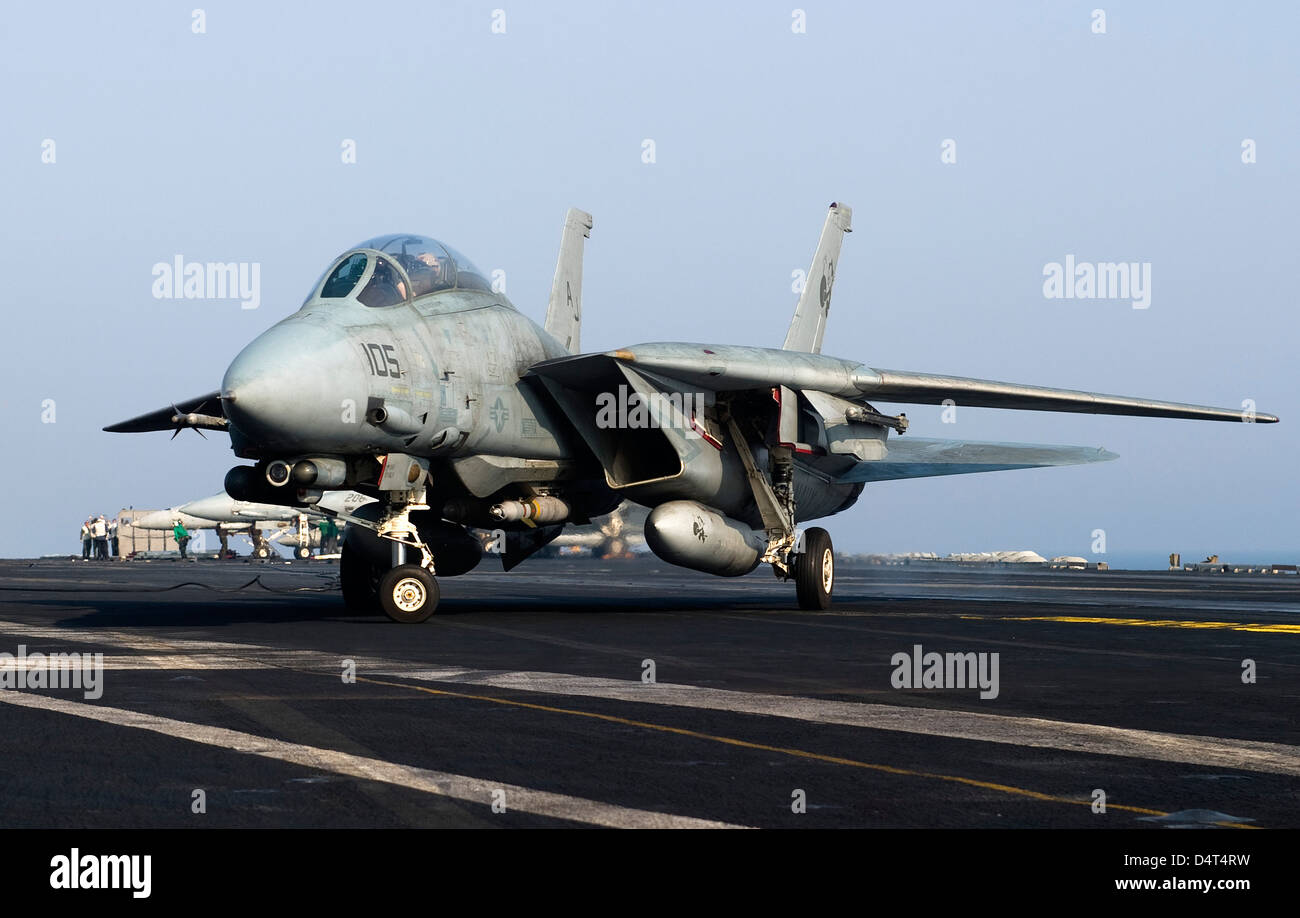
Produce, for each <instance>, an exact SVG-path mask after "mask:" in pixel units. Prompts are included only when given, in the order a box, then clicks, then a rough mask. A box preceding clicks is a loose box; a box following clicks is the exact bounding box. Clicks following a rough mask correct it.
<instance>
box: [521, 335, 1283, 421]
mask: <svg viewBox="0 0 1300 918" xmlns="http://www.w3.org/2000/svg"><path fill="white" fill-rule="evenodd" d="M611 361H616V362H618V363H623V364H626V365H629V366H634V367H636V368H637V369H639V370H641V371H644V372H648V373H657V374H662V375H664V376H667V377H670V378H672V379H675V380H678V381H680V382H681V383H685V384H687V385H693V386H699V387H700V388H701V389H707V390H713V391H716V392H726V391H737V390H742V389H759V388H765V387H773V386H789V387H790V388H792V389H803V390H809V391H814V392H826V393H828V394H831V395H837V396H840V397H841V398H847V399H852V400H862V399H873V400H879V401H883V402H898V403H904V404H920V405H937V404H940V403H942V402H943V401H944V399H952V400H953V401H954V402H955V403H956V404H957V405H960V406H963V407H968V408H1014V409H1019V410H1022V411H1067V412H1077V413H1082V414H1115V415H1135V416H1139V417H1160V418H1188V419H1193V420H1202V421H1238V422H1245V421H1254V422H1256V423H1260V424H1273V423H1276V422H1277V417H1275V416H1274V415H1271V414H1262V413H1255V414H1253V415H1252V414H1248V413H1247V412H1246V411H1244V410H1242V409H1240V408H1214V407H1210V406H1206V405H1188V404H1184V403H1182V402H1166V401H1158V400H1155V399H1145V398H1133V397H1129V396H1122V395H1104V394H1101V393H1098V392H1084V391H1080V390H1077V389H1052V388H1047V387H1045V386H1026V385H1021V384H1019V383H1009V382H999V381H997V380H992V379H969V378H966V377H963V376H938V375H935V374H933V373H912V372H907V371H904V370H876V369H873V368H872V367H869V366H866V365H864V364H861V363H857V362H854V361H850V360H842V359H840V358H837V357H828V356H825V355H823V354H808V353H799V352H795V351H784V350H777V349H775V348H764V347H745V346H737V345H721V344H719V345H705V344H687V343H678V342H673V343H655V344H637V345H633V346H632V347H629V348H623V349H620V350H617V351H610V352H608V353H605V354H584V355H582V356H578V357H564V358H559V359H556V360H549V361H544V362H542V363H539V364H536V365H535V366H533V368H532V372H533V373H535V374H537V375H539V376H542V377H544V378H550V379H553V380H555V381H557V382H560V383H561V384H565V385H571V386H582V385H583V384H584V381H585V380H587V379H588V378H589V377H590V375H591V374H592V373H593V371H596V370H597V369H598V368H600V367H601V366H603V365H607V364H608V363H609V362H611Z"/></svg>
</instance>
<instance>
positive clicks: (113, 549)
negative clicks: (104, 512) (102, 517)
mask: <svg viewBox="0 0 1300 918" xmlns="http://www.w3.org/2000/svg"><path fill="white" fill-rule="evenodd" d="M108 553H109V554H110V555H111V556H112V557H114V558H121V553H120V551H119V550H118V547H117V517H113V518H112V519H111V520H109V521H108Z"/></svg>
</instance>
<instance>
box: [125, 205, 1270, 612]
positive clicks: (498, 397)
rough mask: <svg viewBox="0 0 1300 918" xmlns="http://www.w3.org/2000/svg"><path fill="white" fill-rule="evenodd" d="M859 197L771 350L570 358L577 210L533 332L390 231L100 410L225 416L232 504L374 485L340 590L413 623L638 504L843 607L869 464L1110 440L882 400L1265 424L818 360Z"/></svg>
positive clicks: (959, 462)
mask: <svg viewBox="0 0 1300 918" xmlns="http://www.w3.org/2000/svg"><path fill="white" fill-rule="evenodd" d="M850 224H851V211H850V208H848V207H847V206H844V205H842V204H832V205H831V207H830V212H829V214H828V215H827V218H826V223H825V226H824V228H823V230H822V235H821V239H820V241H819V243H818V246H817V249H816V253H815V254H814V256H813V262H812V267H811V269H810V271H809V272H808V275H807V283H806V285H805V287H804V289H803V291H802V294H801V295H800V297H799V300H798V303H797V305H796V308H795V313H794V318H793V320H792V322H791V323H790V329H789V333H788V334H787V335H786V339H785V344H784V346H783V347H782V348H780V349H777V348H761V347H738V346H732V345H725V344H687V343H676V342H674V343H658V344H639V345H633V346H631V347H626V348H621V349H619V350H615V351H609V352H606V353H591V354H582V353H580V347H579V333H580V329H581V318H582V308H581V305H582V253H583V246H584V242H583V240H584V239H585V238H587V237H588V236H589V233H590V229H591V225H592V222H591V217H590V215H589V214H586V213H584V212H582V211H579V210H570V211H569V212H568V214H567V216H566V218H565V222H564V229H563V234H562V237H561V243H560V255H559V261H558V263H557V265H556V269H555V277H554V281H553V283H552V286H551V295H550V303H549V308H548V310H547V314H546V323H545V326H544V327H538V326H537V325H536V324H535V323H534V322H533V321H531V320H530V319H529V318H528V317H526V316H525V315H523V314H522V313H520V312H519V311H518V310H516V309H515V307H514V306H513V305H511V303H510V301H509V300H508V299H506V297H505V296H504V295H503V294H502V293H499V292H497V291H495V290H493V289H492V285H491V284H490V283H489V282H488V279H487V278H486V277H485V276H484V274H483V272H481V271H480V270H479V269H478V268H476V267H475V266H474V265H473V264H472V263H471V262H470V261H468V260H467V259H466V258H465V257H463V256H462V255H460V254H459V253H458V252H456V250H454V249H452V248H450V247H449V246H446V245H444V244H442V243H440V242H438V241H436V240H434V239H430V238H427V237H424V236H412V235H403V234H398V235H391V236H381V237H379V238H376V239H370V240H368V241H366V242H363V243H361V244H360V245H358V246H356V247H355V248H353V249H350V250H348V251H347V252H344V253H343V254H342V255H340V256H339V257H338V258H336V259H335V260H334V261H333V262H332V263H331V264H330V265H329V266H328V267H327V268H326V270H325V272H324V274H322V275H321V278H320V280H319V281H318V282H317V283H316V286H315V287H313V288H312V290H311V293H310V294H309V295H308V297H307V300H306V302H304V303H303V305H302V308H301V309H299V310H298V311H297V312H296V313H294V314H293V315H291V316H289V317H288V318H286V319H284V320H282V321H281V322H279V323H277V324H276V325H274V326H272V327H271V328H270V329H269V330H267V331H266V332H264V333H263V334H262V335H260V336H259V337H257V338H256V339H254V340H253V342H252V343H250V344H249V345H248V346H247V347H245V348H244V349H243V351H241V352H240V353H239V355H238V356H236V357H235V359H234V362H232V363H231V364H230V367H229V369H227V370H226V374H225V378H224V379H223V380H222V383H221V388H220V390H219V391H216V392H210V393H208V394H207V395H202V396H199V397H198V398H193V399H190V400H188V401H184V402H180V403H176V404H173V405H172V406H171V407H168V408H164V409H161V410H159V411H155V412H152V413H150V414H146V415H142V416H140V417H138V418H135V419H133V420H130V421H126V422H123V423H120V424H115V425H113V426H110V427H107V428H105V429H106V430H110V431H146V430H172V429H180V428H185V427H194V428H202V429H218V430H221V429H224V430H227V431H228V432H229V434H230V441H231V446H232V448H233V450H234V452H235V454H236V455H237V456H239V457H240V458H242V459H246V460H251V461H252V462H253V463H254V464H252V465H240V466H237V467H235V468H233V469H231V470H230V472H229V473H228V474H227V476H226V481H225V487H226V492H227V493H228V494H229V495H230V496H231V497H233V498H236V499H238V500H249V501H258V502H264V503H276V504H284V505H289V506H294V507H318V506H319V504H320V501H321V497H322V496H323V495H324V494H325V493H326V492H327V491H330V490H337V489H351V490H355V491H358V492H361V493H363V494H368V495H370V496H372V497H375V498H377V501H376V502H375V503H372V504H368V505H366V506H364V507H354V508H353V509H351V510H346V509H345V510H342V511H340V512H338V514H337V515H338V516H340V517H342V518H344V519H346V520H347V522H349V523H350V524H352V525H349V526H348V527H347V537H346V539H345V542H344V546H343V556H342V561H341V572H340V573H341V581H342V588H343V595H344V598H345V600H346V601H347V603H348V605H349V607H351V608H354V609H357V610H363V609H369V610H374V609H375V607H376V606H379V607H380V608H382V610H383V611H384V612H385V613H387V614H388V616H389V617H390V618H392V619H394V620H396V621H399V622H420V621H424V620H425V619H427V618H428V617H429V615H430V614H432V613H433V611H434V609H435V608H436V607H437V604H438V598H439V591H438V585H437V582H436V580H435V575H437V576H443V577H448V576H454V575H456V574H463V573H465V572H466V571H469V570H470V569H471V568H473V567H474V566H475V565H476V564H477V563H478V562H479V560H480V559H481V556H482V553H483V548H482V543H481V542H480V540H479V539H476V538H474V537H473V536H472V535H471V534H470V533H469V532H468V531H467V529H468V528H469V527H473V528H478V529H487V530H492V531H494V532H496V533H498V538H497V539H495V540H490V541H489V548H491V547H492V546H493V545H494V544H495V546H496V547H497V548H498V549H499V553H500V554H501V556H502V561H503V563H504V566H505V568H506V569H507V570H509V569H511V568H512V567H514V566H515V565H516V564H518V563H519V562H520V561H522V560H523V559H525V558H526V557H528V556H529V555H530V554H532V553H534V552H536V551H537V550H538V549H540V548H541V547H543V546H544V545H545V544H546V543H547V542H549V541H550V540H552V539H554V538H555V537H556V536H557V535H559V533H560V531H561V530H562V529H563V527H564V526H565V524H567V523H585V522H587V521H589V520H590V519H591V518H592V517H596V516H600V515H602V514H606V513H609V512H610V511H612V510H613V509H614V508H615V507H616V506H618V505H619V504H620V503H621V502H622V501H624V500H629V501H632V502H635V503H637V504H642V505H644V506H646V507H648V508H650V512H649V515H648V516H647V518H646V522H645V540H646V542H647V544H648V545H649V546H650V548H651V550H653V551H654V552H655V554H657V555H658V556H659V557H660V558H662V559H663V560H665V561H668V562H670V563H672V564H676V565H680V566H683V567H688V568H694V569H696V570H700V571H706V572H709V573H712V574H718V575H721V576H728V577H734V576H739V575H742V574H746V573H749V572H750V571H752V570H753V569H754V568H756V567H757V566H758V565H760V564H769V565H771V567H772V569H773V570H774V571H775V573H776V575H777V577H779V578H781V579H783V580H793V581H794V582H795V591H796V595H797V597H798V602H799V605H800V607H802V608H805V609H825V608H828V607H829V605H830V601H831V594H832V591H833V589H834V579H835V555H834V552H833V550H832V547H831V538H830V536H829V534H827V532H826V530H824V529H821V528H815V527H812V528H804V527H803V525H802V524H805V523H807V522H808V521H810V520H816V519H820V518H823V517H828V516H831V515H833V514H836V513H840V512H842V511H844V510H847V509H849V508H850V507H852V506H853V504H854V503H855V502H856V501H857V500H858V497H859V496H860V495H861V493H862V490H863V487H864V486H865V485H866V483H868V482H873V481H884V480H889V479H899V478H920V477H925V476H932V475H962V474H967V473H971V472H988V471H996V470H1004V469H1023V468H1034V467H1041V466H1055V465H1073V464H1079V463H1088V462H1099V461H1104V460H1108V459H1114V458H1116V457H1115V456H1114V455H1113V454H1111V453H1108V452H1106V451H1104V450H1101V449H1092V448H1084V447H1075V446H1039V445H1029V444H1005V443H975V442H969V441H963V440H923V439H916V438H912V437H903V436H901V435H902V434H903V433H904V431H905V430H906V429H907V418H906V415H904V414H899V415H889V414H886V413H884V412H882V411H880V410H878V409H877V408H876V407H874V405H873V404H872V402H874V401H882V402H890V403H901V404H941V403H943V402H944V400H945V399H952V400H953V401H954V402H955V403H957V404H960V405H963V406H971V407H992V408H1015V409H1027V410H1037V411H1071V412H1084V413H1092V414H1116V415H1141V416H1146V417H1168V418H1198V419H1203V420H1217V421H1238V422H1240V421H1252V420H1253V421H1255V422H1259V423H1267V422H1273V421H1276V420H1277V418H1275V417H1272V416H1270V415H1265V414H1253V415H1252V414H1245V413H1243V412H1241V411H1237V410H1234V409H1226V408H1209V407H1202V406H1197V405H1186V404H1180V403H1175V402H1163V401H1150V400H1146V399H1139V398H1125V397H1119V396H1110V395H1099V394H1096V393H1092V392H1080V391H1074V390H1067V389H1049V388H1043V387H1038V386H1025V385H1017V384H1013V383H1005V382H994V381H990V380H983V379H966V378H961V377H952V376H936V375H933V374H929V373H913V372H903V371H898V370H880V369H873V368H872V367H869V366H866V365H864V364H862V363H859V362H857V361H854V360H844V359H840V358H837V357H830V356H826V355H823V354H822V353H821V347H822V338H823V334H824V332H825V328H826V319H827V315H828V312H829V308H830V300H831V289H832V284H833V282H834V279H835V274H836V267H837V263H838V260H839V251H840V244H841V241H842V239H843V236H844V234H845V233H846V232H849V231H850V229H851V225H850Z"/></svg>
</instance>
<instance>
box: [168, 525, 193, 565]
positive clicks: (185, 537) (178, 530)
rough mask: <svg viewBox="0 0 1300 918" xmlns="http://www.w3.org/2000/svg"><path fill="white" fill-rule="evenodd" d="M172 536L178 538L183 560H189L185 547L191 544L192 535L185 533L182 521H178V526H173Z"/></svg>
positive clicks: (177, 541)
mask: <svg viewBox="0 0 1300 918" xmlns="http://www.w3.org/2000/svg"><path fill="white" fill-rule="evenodd" d="M172 535H174V536H175V537H176V544H177V546H179V547H180V550H181V559H182V560H184V559H186V558H188V557H189V555H187V554H185V546H186V545H189V544H190V534H189V533H188V532H186V531H185V527H184V526H182V525H181V521H180V520H176V525H174V526H172Z"/></svg>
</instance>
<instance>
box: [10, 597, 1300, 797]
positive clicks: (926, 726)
mask: <svg viewBox="0 0 1300 918" xmlns="http://www.w3.org/2000/svg"><path fill="white" fill-rule="evenodd" d="M0 631H2V632H4V633H7V634H10V635H32V636H37V637H43V638H50V639H53V640H59V641H74V642H75V641H78V640H80V641H85V642H87V643H89V644H92V645H93V644H99V645H104V644H109V645H117V646H120V647H130V648H138V649H142V650H151V651H155V652H157V651H160V650H165V651H167V654H166V655H165V657H164V660H163V661H162V662H163V663H164V665H163V666H161V668H164V669H191V668H211V669H261V668H266V667H274V666H295V667H301V668H306V669H336V668H337V667H338V666H339V662H340V660H341V659H342V657H341V656H340V655H338V654H331V653H325V652H323V651H311V650H281V649H279V648H274V647H266V646H263V645H258V644H230V643H219V642H212V641H189V640H185V639H176V640H171V639H154V638H146V637H143V636H141V635H133V634H129V633H124V632H110V631H104V632H100V631H87V630H74V629H65V628H49V627H44V626H40V625H27V624H23V623H20V622H7V621H0ZM214 651H225V653H220V652H217V653H214ZM28 652H29V653H30V652H31V650H30V648H29V651H28ZM190 652H193V654H194V656H192V657H186V656H185V654H186V653H190ZM173 654H175V655H176V656H174V657H173V656H172V655H173ZM127 659H129V658H124V657H119V658H115V663H116V662H117V661H118V660H121V661H123V663H122V668H131V667H132V666H134V665H135V664H132V663H126V662H125V660H127ZM136 659H139V660H140V661H142V662H143V661H144V660H148V661H149V664H150V665H152V664H153V663H154V662H155V661H156V660H157V657H156V656H152V655H151V656H148V657H139V658H136ZM168 659H171V660H173V661H174V662H170V663H169V662H166V661H167V660H168ZM353 659H355V661H356V664H357V672H358V674H370V675H375V674H390V675H394V676H399V677H404V678H413V679H420V680H422V681H430V682H453V683H457V684H461V685H472V686H478V687H486V688H504V689H513V690H517V691H525V692H536V693H541V694H548V695H568V696H575V697H586V698H602V699H608V700H613V701H625V702H633V703H637V704H660V705H669V706H676V707H686V708H703V709H708V710H716V711H729V712H732V713H736V714H757V715H760V716H764V717H784V718H789V719H792V720H800V721H806V722H812V723H826V724H842V725H845V726H851V727H863V728H867V729H873V730H890V731H893V732H898V733H913V734H919V735H924V736H942V737H948V738H951V739H965V740H974V741H977V742H985V743H1001V744H1006V745H1013V746H1033V747H1038V748H1044V749H1059V750H1062V751H1065V752H1074V753H1084V754H1090V755H1108V756H1123V757H1127V758H1139V759H1149V760H1153V761H1161V762H1180V763H1183V764H1188V765H1197V766H1201V767H1207V768H1208V767H1213V768H1232V769H1240V770H1243V771H1255V772H1264V773H1270V774H1283V775H1300V747H1296V746H1288V745H1285V744H1282V743H1262V742H1256V741H1252V740H1238V739H1231V738H1226V737H1217V736H1198V735H1195V734H1179V733H1158V732H1155V731H1151V730H1133V729H1128V728H1124V727H1108V726H1102V725H1099V724H1084V723H1074V722H1071V721H1059V720H1047V719H1044V718H1037V717H1010V716H1007V715H1002V714H981V713H977V712H971V711H951V710H937V709H933V708H919V707H909V706H905V705H886V704H868V703H862V702H848V701H829V700H826V699H820V698H801V697H797V696H792V695H773V694H766V693H760V692H738V691H731V690H727V689H714V688H705V687H703V686H694V685H673V684H670V683H656V684H651V685H645V684H642V683H641V682H632V681H624V680H620V679H603V678H598V677H592V676H574V675H568V674H565V673H540V672H507V673H503V672H499V671H491V670H469V669H436V670H430V669H422V670H421V669H417V666H416V664H410V663H406V662H403V661H397V660H386V659H383V658H378V657H354V658H353ZM186 660H189V661H190V663H189V664H188V665H187V664H186V662H185V661H186ZM107 664H108V661H107V660H105V665H106V667H107ZM199 664H203V665H199Z"/></svg>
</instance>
